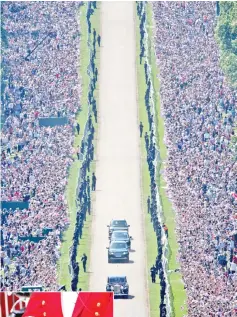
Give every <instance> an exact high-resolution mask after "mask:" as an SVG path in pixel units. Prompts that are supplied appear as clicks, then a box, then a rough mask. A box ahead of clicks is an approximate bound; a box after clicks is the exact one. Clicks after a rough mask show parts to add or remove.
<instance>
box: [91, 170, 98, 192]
mask: <svg viewBox="0 0 237 317" xmlns="http://www.w3.org/2000/svg"><path fill="white" fill-rule="evenodd" d="M96 180H97V179H96V176H95V173H94V172H93V173H92V187H91V189H92V191H95V190H96Z"/></svg>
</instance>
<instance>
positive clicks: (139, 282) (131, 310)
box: [88, 2, 149, 317]
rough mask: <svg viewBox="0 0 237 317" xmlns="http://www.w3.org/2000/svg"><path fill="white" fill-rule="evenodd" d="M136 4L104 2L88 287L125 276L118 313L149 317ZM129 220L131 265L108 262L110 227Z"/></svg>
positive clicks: (99, 287) (102, 286)
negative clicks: (126, 287) (125, 293)
mask: <svg viewBox="0 0 237 317" xmlns="http://www.w3.org/2000/svg"><path fill="white" fill-rule="evenodd" d="M134 17H135V5H134V3H133V2H101V54H100V57H101V60H100V63H101V64H100V83H99V89H100V100H99V112H98V114H99V134H98V148H97V159H98V162H97V165H96V178H97V183H96V202H95V206H94V211H93V225H92V239H93V240H92V249H91V254H90V267H89V269H88V270H89V273H88V274H90V288H89V290H90V291H101V290H105V287H106V280H107V277H108V276H109V275H126V276H127V279H128V283H129V285H130V295H131V297H130V298H129V299H118V300H117V299H116V300H115V306H114V307H115V309H114V317H121V316H123V317H130V316H136V317H149V312H148V306H147V302H148V299H147V296H148V292H147V289H146V285H147V276H146V274H147V272H146V259H145V254H146V252H145V244H144V243H145V242H144V232H143V215H142V210H141V189H140V153H139V136H140V131H139V124H140V122H139V121H138V113H137V112H138V105H137V101H136V65H135V58H136V51H135V49H136V45H135V44H136V43H135V25H134V23H135V20H134ZM112 218H114V219H115V218H117V219H124V218H125V219H126V220H127V221H128V223H129V224H130V225H131V227H130V234H131V235H132V236H133V240H132V250H133V252H131V254H130V260H131V261H130V263H128V264H108V259H107V249H106V247H107V246H108V228H107V225H108V224H109V222H110V220H111V219H112Z"/></svg>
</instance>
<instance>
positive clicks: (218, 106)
mask: <svg viewBox="0 0 237 317" xmlns="http://www.w3.org/2000/svg"><path fill="white" fill-rule="evenodd" d="M152 6H153V14H154V20H155V27H156V28H155V36H154V39H155V50H156V57H157V63H158V66H159V70H160V76H159V77H160V82H161V89H160V94H161V107H162V115H163V117H164V120H165V143H166V145H167V149H168V158H167V166H166V169H165V177H166V179H167V183H168V189H167V191H168V195H169V198H170V200H171V202H172V204H173V208H174V210H175V212H176V214H177V234H178V239H179V244H180V252H179V259H178V260H179V261H180V265H181V271H182V274H183V280H184V284H185V288H186V290H187V298H188V299H187V304H188V310H189V313H188V316H190V317H191V316H193V317H197V316H213V317H214V316H219V317H221V316H236V314H237V265H236V264H237V239H236V231H235V230H236V229H237V217H236V206H237V200H236V197H237V195H236V190H237V188H236V161H235V156H236V153H235V152H234V151H235V148H234V146H233V136H234V127H235V124H236V115H237V113H236V110H237V107H236V100H237V92H236V91H234V90H233V89H232V88H231V87H230V85H229V84H228V82H227V81H226V79H225V76H224V74H223V72H222V70H221V69H220V65H219V50H218V46H217V43H216V40H215V34H214V33H215V25H216V21H217V18H218V16H217V15H216V3H215V2H192V1H190V2H167V1H163V2H153V3H152Z"/></svg>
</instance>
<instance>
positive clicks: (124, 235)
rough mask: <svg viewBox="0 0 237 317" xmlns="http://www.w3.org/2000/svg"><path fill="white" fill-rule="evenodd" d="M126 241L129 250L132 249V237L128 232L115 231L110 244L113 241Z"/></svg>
mask: <svg viewBox="0 0 237 317" xmlns="http://www.w3.org/2000/svg"><path fill="white" fill-rule="evenodd" d="M118 240H119V241H124V242H126V243H127V246H128V248H129V249H131V237H130V236H129V234H128V232H127V231H125V230H123V231H121V230H118V231H117V230H115V231H113V233H112V235H111V238H110V242H112V241H118Z"/></svg>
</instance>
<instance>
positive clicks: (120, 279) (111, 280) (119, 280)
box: [109, 277, 126, 283]
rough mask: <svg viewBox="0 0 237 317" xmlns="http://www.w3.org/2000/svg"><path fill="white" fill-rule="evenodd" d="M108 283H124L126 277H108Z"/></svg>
mask: <svg viewBox="0 0 237 317" xmlns="http://www.w3.org/2000/svg"><path fill="white" fill-rule="evenodd" d="M109 283H126V277H109Z"/></svg>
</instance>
